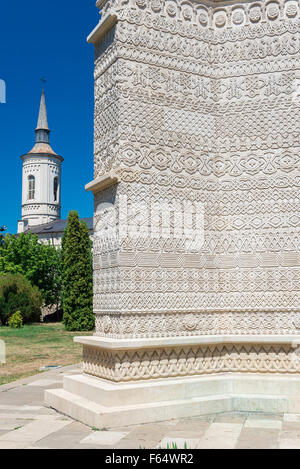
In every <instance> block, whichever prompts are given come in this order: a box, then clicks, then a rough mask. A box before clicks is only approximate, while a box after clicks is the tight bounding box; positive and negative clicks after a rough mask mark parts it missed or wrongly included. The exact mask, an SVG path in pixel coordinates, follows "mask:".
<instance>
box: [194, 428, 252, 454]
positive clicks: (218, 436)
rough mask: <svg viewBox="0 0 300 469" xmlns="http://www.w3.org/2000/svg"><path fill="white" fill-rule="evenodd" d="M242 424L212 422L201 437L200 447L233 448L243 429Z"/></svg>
mask: <svg viewBox="0 0 300 469" xmlns="http://www.w3.org/2000/svg"><path fill="white" fill-rule="evenodd" d="M242 428H243V426H242V424H238V423H212V424H211V425H210V426H209V428H208V430H207V431H206V432H205V435H204V437H203V438H201V439H200V441H199V444H198V446H197V448H198V449H233V448H234V447H235V445H236V443H237V440H238V437H239V435H240V433H241V431H242Z"/></svg>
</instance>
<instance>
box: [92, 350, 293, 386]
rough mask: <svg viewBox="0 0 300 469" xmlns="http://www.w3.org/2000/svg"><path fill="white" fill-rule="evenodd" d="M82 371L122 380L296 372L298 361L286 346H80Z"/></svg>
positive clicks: (100, 376) (115, 380) (112, 379)
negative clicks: (226, 373) (140, 347)
mask: <svg viewBox="0 0 300 469" xmlns="http://www.w3.org/2000/svg"><path fill="white" fill-rule="evenodd" d="M296 358H297V357H296ZM83 370H84V372H85V373H87V374H89V375H93V376H96V377H98V378H104V379H107V380H109V381H114V382H126V381H132V380H134V381H137V380H144V379H158V378H166V377H178V376H181V377H183V376H194V375H202V374H212V373H213V374H215V373H224V372H247V373H299V360H297V359H296V360H295V350H294V349H293V348H292V347H291V346H290V345H268V344H227V345H222V344H220V345H205V346H182V347H177V348H176V347H173V348H172V347H170V348H156V349H142V350H129V351H111V350H107V349H105V350H104V349H99V348H95V347H94V348H93V347H90V346H86V345H84V349H83Z"/></svg>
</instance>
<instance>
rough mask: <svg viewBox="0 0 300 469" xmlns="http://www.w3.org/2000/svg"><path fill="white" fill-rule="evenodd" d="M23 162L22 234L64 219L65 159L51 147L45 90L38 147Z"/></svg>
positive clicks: (36, 132) (37, 134)
mask: <svg viewBox="0 0 300 469" xmlns="http://www.w3.org/2000/svg"><path fill="white" fill-rule="evenodd" d="M21 158H22V160H23V182H22V220H21V221H20V222H19V224H18V233H21V232H23V231H26V230H27V229H29V228H30V227H31V226H38V225H43V224H45V223H50V222H52V221H54V220H58V219H60V216H61V164H62V162H63V158H62V157H61V156H59V155H57V153H55V152H54V151H53V150H52V148H51V146H50V129H49V126H48V118H47V109H46V100H45V91H44V89H43V91H42V96H41V103H40V109H39V116H38V122H37V127H36V129H35V145H34V147H33V148H32V150H31V151H30V152H29V153H26V154H25V155H23V156H21Z"/></svg>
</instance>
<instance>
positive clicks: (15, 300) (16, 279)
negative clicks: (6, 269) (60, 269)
mask: <svg viewBox="0 0 300 469" xmlns="http://www.w3.org/2000/svg"><path fill="white" fill-rule="evenodd" d="M42 303H43V299H42V296H41V293H40V291H39V289H38V288H37V287H33V286H32V285H31V283H30V282H29V280H27V279H26V277H24V276H23V275H21V274H1V275H0V324H2V325H3V326H4V325H6V324H7V323H8V321H9V318H10V316H12V315H13V314H14V313H16V312H17V311H20V312H21V315H22V319H23V323H24V324H26V323H31V322H38V321H39V320H40V315H41V306H42Z"/></svg>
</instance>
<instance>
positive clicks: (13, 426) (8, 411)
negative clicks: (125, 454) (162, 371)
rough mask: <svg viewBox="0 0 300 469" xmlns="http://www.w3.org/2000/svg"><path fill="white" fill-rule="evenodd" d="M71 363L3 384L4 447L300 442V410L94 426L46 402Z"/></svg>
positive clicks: (0, 435)
mask: <svg viewBox="0 0 300 469" xmlns="http://www.w3.org/2000/svg"><path fill="white" fill-rule="evenodd" d="M79 372H80V367H79V366H69V367H64V368H60V369H57V370H53V371H50V372H46V373H43V374H39V375H36V376H34V377H31V378H26V379H24V380H21V381H18V382H15V383H10V384H8V385H4V386H0V449H6V448H7V449H23V448H27V449H28V448H31V449H32V448H35V449H76V448H77V449H101V448H102V449H139V448H140V447H142V448H147V449H148V448H149V449H153V448H156V447H161V448H167V444H168V443H169V444H171V443H172V442H176V443H177V445H178V447H179V448H183V447H184V443H185V442H186V443H187V446H188V448H189V449H194V448H199V449H223V448H224V449H234V448H239V449H242V448H243V449H244V448H249V449H258V448H262V449H275V448H282V449H286V448H298V449H299V448H300V415H295V414H284V415H283V414H279V415H273V414H272V415H270V414H267V415H266V414H264V415H262V414H256V413H237V412H235V413H230V414H217V415H208V416H204V417H196V418H189V419H187V418H186V419H181V420H173V421H169V422H161V423H157V424H146V425H136V426H128V427H123V428H114V429H103V428H102V429H101V428H100V429H91V428H89V427H87V426H85V425H82V424H81V423H79V422H75V421H73V420H72V419H70V418H68V417H66V416H64V415H60V414H58V413H57V412H55V411H54V410H53V409H49V408H47V407H46V406H45V405H44V401H43V395H44V390H45V389H51V388H57V387H62V380H63V375H64V374H76V373H79Z"/></svg>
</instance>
